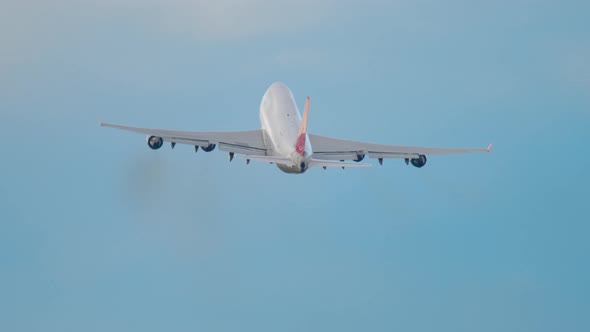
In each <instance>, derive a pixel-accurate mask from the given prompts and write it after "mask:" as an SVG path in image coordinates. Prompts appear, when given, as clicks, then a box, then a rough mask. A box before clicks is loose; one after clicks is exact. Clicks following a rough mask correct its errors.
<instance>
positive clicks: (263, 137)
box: [99, 82, 492, 174]
mask: <svg viewBox="0 0 590 332" xmlns="http://www.w3.org/2000/svg"><path fill="white" fill-rule="evenodd" d="M309 104H310V99H309V97H307V99H306V101H305V107H304V110H303V117H301V115H300V114H299V109H298V108H297V104H296V103H295V99H294V97H293V94H292V93H291V90H289V88H288V87H287V86H286V85H284V84H283V83H280V82H275V83H273V84H272V85H271V86H270V87H269V88H268V89H267V90H266V93H265V94H264V96H263V97H262V101H261V103H260V123H261V129H256V130H248V131H228V132H203V131H176V130H162V129H149V128H138V127H128V126H123V125H118V124H111V123H105V122H102V121H100V122H99V126H101V127H110V128H115V129H121V130H127V131H131V132H136V133H140V134H144V135H146V137H147V144H148V146H149V147H150V148H151V149H153V150H157V149H159V148H161V147H162V145H164V142H169V143H170V144H171V147H172V149H174V146H175V145H176V144H188V145H193V146H194V147H195V152H197V151H198V150H199V147H200V148H201V149H202V150H203V151H205V152H211V151H213V150H214V149H215V147H216V146H219V150H221V151H225V152H227V153H229V161H230V162H231V161H232V160H233V159H234V155H236V154H237V155H238V157H239V158H242V159H245V160H246V163H247V164H249V163H250V161H251V160H254V161H261V162H267V163H271V164H275V165H276V166H277V167H278V168H279V169H280V170H281V171H283V172H285V173H294V174H301V173H305V172H306V171H307V170H309V169H310V168H313V167H322V168H323V169H326V168H328V167H341V168H343V169H344V168H345V167H346V168H348V167H369V166H371V164H366V163H360V161H362V160H363V159H364V158H365V156H368V157H369V158H376V159H377V160H378V162H379V164H380V165H383V160H384V159H386V158H397V159H404V161H405V163H406V165H408V164H410V163H411V164H412V165H413V166H415V167H417V168H421V167H423V166H424V165H426V160H427V159H426V156H427V155H440V154H456V153H467V152H490V151H491V149H492V144H490V145H489V146H488V147H487V148H476V149H466V148H427V147H412V146H399V145H385V144H376V143H365V142H357V141H350V140H343V139H338V138H332V137H326V136H319V135H315V134H311V133H308V132H307V119H308V115H309ZM345 160H350V161H352V162H345Z"/></svg>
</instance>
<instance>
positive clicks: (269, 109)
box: [260, 82, 312, 173]
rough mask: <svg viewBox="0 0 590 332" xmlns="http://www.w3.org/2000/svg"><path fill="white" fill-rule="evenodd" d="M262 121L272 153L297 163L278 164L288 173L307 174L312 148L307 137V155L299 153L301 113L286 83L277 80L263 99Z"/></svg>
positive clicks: (266, 141) (265, 137) (305, 149)
mask: <svg viewBox="0 0 590 332" xmlns="http://www.w3.org/2000/svg"><path fill="white" fill-rule="evenodd" d="M260 124H261V126H262V131H263V132H264V141H265V144H266V147H267V149H268V150H270V151H272V156H276V157H283V158H288V159H290V160H291V161H292V162H293V164H292V165H286V164H280V163H277V166H278V167H279V168H280V169H281V170H282V171H284V172H287V173H303V172H305V171H306V170H307V168H308V166H309V161H310V160H311V155H312V149H311V145H310V143H309V137H307V134H305V135H306V137H305V148H304V153H303V156H302V155H300V154H299V153H297V151H296V147H295V145H296V143H297V138H298V137H299V134H300V130H301V116H300V115H299V110H298V109H297V104H296V103H295V99H294V98H293V94H292V93H291V90H289V88H287V86H285V85H284V84H282V83H278V82H277V83H273V84H272V85H271V86H270V87H269V88H268V90H266V93H265V94H264V96H263V97H262V101H261V102H260Z"/></svg>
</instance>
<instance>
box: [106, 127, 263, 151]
mask: <svg viewBox="0 0 590 332" xmlns="http://www.w3.org/2000/svg"><path fill="white" fill-rule="evenodd" d="M99 125H100V126H101V127H109V128H114V129H120V130H125V131H131V132H135V133H139V134H144V135H147V136H148V137H149V136H154V137H157V138H162V140H163V141H164V142H170V143H172V147H174V145H175V144H177V143H179V144H188V145H194V146H195V147H199V146H201V147H208V146H212V144H215V145H218V146H219V149H220V150H222V151H226V152H230V153H238V154H245V155H255V156H266V155H267V149H266V145H265V144H264V137H263V133H262V130H261V129H258V130H247V131H226V132H204V131H177V130H164V129H151V128H140V127H129V126H123V125H118V124H112V123H105V122H102V121H101V122H99Z"/></svg>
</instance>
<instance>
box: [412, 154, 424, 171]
mask: <svg viewBox="0 0 590 332" xmlns="http://www.w3.org/2000/svg"><path fill="white" fill-rule="evenodd" d="M410 162H411V163H412V165H413V166H414V167H418V168H421V167H422V166H424V165H426V156H425V155H423V154H421V155H420V156H419V157H418V158H412V159H410Z"/></svg>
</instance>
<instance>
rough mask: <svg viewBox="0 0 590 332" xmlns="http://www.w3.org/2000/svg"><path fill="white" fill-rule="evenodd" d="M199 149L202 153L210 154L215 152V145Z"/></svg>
mask: <svg viewBox="0 0 590 332" xmlns="http://www.w3.org/2000/svg"><path fill="white" fill-rule="evenodd" d="M201 149H203V151H205V152H211V151H213V150H215V144H209V145H206V146H201Z"/></svg>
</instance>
